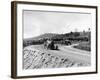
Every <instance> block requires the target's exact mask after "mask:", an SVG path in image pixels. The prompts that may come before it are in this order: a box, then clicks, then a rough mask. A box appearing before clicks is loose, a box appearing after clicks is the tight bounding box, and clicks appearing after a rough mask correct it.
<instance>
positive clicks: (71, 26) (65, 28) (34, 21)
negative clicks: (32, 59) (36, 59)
mask: <svg viewBox="0 0 100 80" xmlns="http://www.w3.org/2000/svg"><path fill="white" fill-rule="evenodd" d="M88 28H90V29H91V14H89V13H75V12H52V11H48V12H47V11H34V10H33V11H29V10H24V11H23V30H24V33H23V34H24V38H31V37H36V36H39V35H41V34H44V33H58V34H64V33H68V32H71V31H73V32H74V31H83V30H85V31H87V30H88Z"/></svg>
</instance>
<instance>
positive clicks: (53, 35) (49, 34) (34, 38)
mask: <svg viewBox="0 0 100 80" xmlns="http://www.w3.org/2000/svg"><path fill="white" fill-rule="evenodd" d="M58 35H60V34H56V33H45V34H42V35H39V36H37V37H33V38H28V39H24V40H25V41H27V40H40V39H44V38H52V37H55V36H58Z"/></svg>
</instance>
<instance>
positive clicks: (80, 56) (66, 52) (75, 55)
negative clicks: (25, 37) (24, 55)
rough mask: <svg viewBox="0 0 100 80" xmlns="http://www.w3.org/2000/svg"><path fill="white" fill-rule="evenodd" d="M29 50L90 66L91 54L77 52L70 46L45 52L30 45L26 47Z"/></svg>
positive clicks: (38, 47)
mask: <svg viewBox="0 0 100 80" xmlns="http://www.w3.org/2000/svg"><path fill="white" fill-rule="evenodd" d="M28 47H29V48H31V49H32V48H36V49H38V50H40V51H41V52H45V53H50V54H52V55H55V56H58V57H63V58H68V59H69V60H71V61H74V62H80V63H86V64H91V52H89V51H84V50H79V49H76V48H73V47H72V46H60V47H59V50H46V49H44V48H43V47H41V46H40V45H35V46H34V45H32V46H28Z"/></svg>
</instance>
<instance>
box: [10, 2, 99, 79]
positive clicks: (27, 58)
mask: <svg viewBox="0 0 100 80" xmlns="http://www.w3.org/2000/svg"><path fill="white" fill-rule="evenodd" d="M15 4H16V5H17V7H15V9H16V17H15V18H14V20H15V21H16V22H15V23H16V24H17V25H16V26H15V25H13V26H15V28H16V29H17V30H16V32H17V34H16V32H15V34H16V37H17V41H15V42H17V43H16V50H17V52H16V53H13V54H12V56H13V57H12V59H13V60H14V61H12V63H13V64H14V65H13V66H14V68H13V69H12V70H13V73H14V74H15V76H14V77H19V78H20V77H39V76H49V75H52V76H53V75H55V76H57V75H59V76H60V75H63V74H64V75H67V74H70V75H73V74H86V73H87V74H88V73H97V13H96V12H97V7H96V6H81V5H65V4H51V3H34V2H33V3H32V2H28V3H27V2H15ZM13 14H15V13H13ZM13 37H14V36H13ZM14 39H15V38H14ZM13 44H14V43H13ZM14 55H17V56H15V57H14ZM14 71H15V72H14ZM14 74H13V75H14ZM13 75H12V76H13Z"/></svg>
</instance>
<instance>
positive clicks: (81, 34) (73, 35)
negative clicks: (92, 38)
mask: <svg viewBox="0 0 100 80" xmlns="http://www.w3.org/2000/svg"><path fill="white" fill-rule="evenodd" d="M89 34H90V32H77V33H75V32H72V33H65V34H57V33H45V34H42V35H39V36H37V37H33V38H28V39H24V40H25V41H31V40H40V39H47V38H49V39H68V38H76V37H77V38H78V37H88V36H89Z"/></svg>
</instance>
